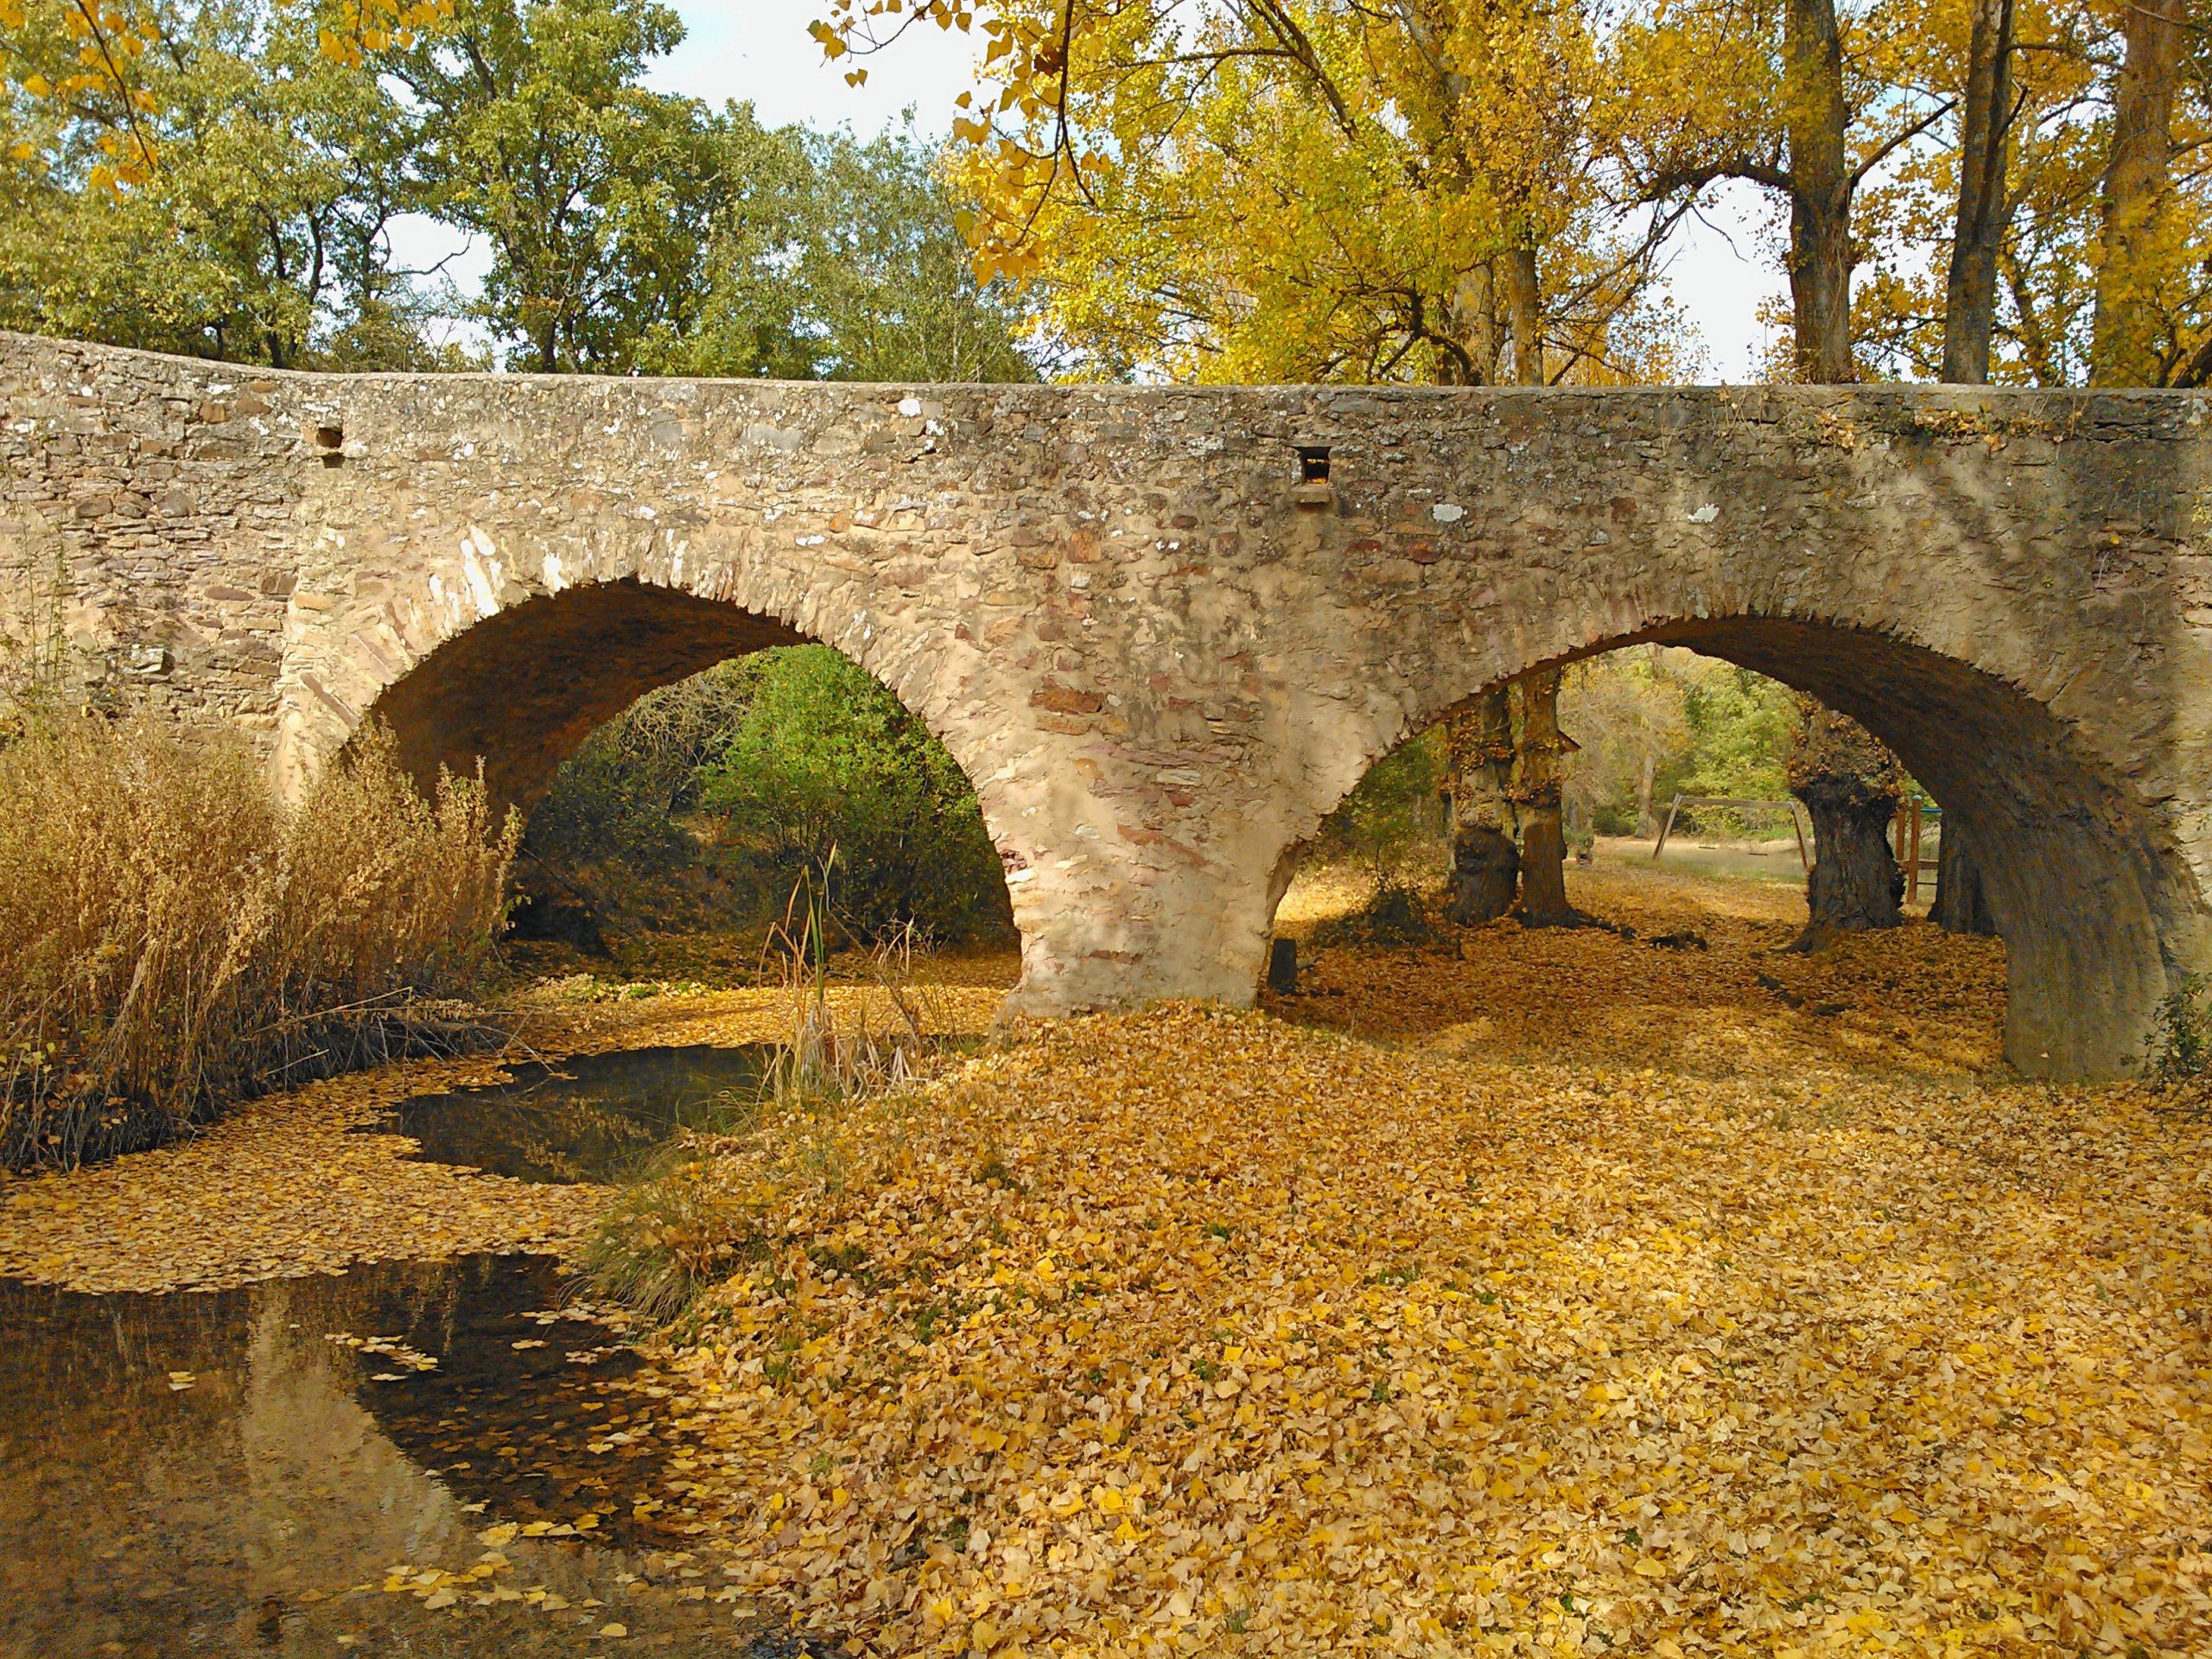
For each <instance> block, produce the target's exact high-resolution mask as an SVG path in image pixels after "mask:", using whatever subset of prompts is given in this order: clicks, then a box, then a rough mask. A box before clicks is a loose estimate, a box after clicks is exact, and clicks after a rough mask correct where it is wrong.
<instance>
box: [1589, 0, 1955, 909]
mask: <svg viewBox="0 0 2212 1659" xmlns="http://www.w3.org/2000/svg"><path fill="white" fill-rule="evenodd" d="M1922 22H1923V19H1922V16H1921V10H1920V7H1919V5H1918V3H1917V0H1876V3H1874V4H1872V5H1870V6H1867V7H1865V8H1863V9H1861V10H1857V11H1846V10H1840V8H1839V7H1838V6H1837V4H1836V3H1835V0H1691V3H1688V4H1687V5H1682V6H1675V7H1667V6H1660V7H1655V8H1654V9H1653V10H1651V12H1650V13H1649V16H1647V17H1646V18H1644V19H1643V20H1640V21H1638V22H1636V23H1635V24H1633V25H1631V26H1630V27H1629V28H1628V29H1624V41H1623V56H1624V61H1625V62H1627V63H1629V64H1631V65H1633V66H1634V67H1635V74H1634V76H1633V78H1632V79H1631V80H1630V82H1628V83H1627V86H1628V90H1627V91H1626V92H1624V96H1627V97H1630V98H1636V99H1644V100H1646V101H1649V102H1653V103H1656V104H1660V105H1670V106H1671V107H1670V108H1669V112H1668V113H1667V115H1666V117H1665V118H1663V119H1658V120H1654V121H1651V122H1649V123H1647V124H1644V125H1643V126H1641V127H1639V128H1637V129H1636V130H1635V131H1636V133H1637V138H1638V141H1639V142H1642V143H1644V146H1645V147H1644V148H1643V149H1640V150H1635V149H1632V150H1631V159H1632V162H1633V171H1634V175H1635V176H1636V177H1637V179H1638V180H1639V181H1641V184H1642V187H1643V189H1644V190H1645V191H1646V192H1648V193H1650V194H1656V195H1662V196H1663V195H1666V194H1670V193H1672V192H1675V191H1677V190H1680V189H1682V188H1693V189H1702V188H1705V187H1706V186H1707V185H1709V184H1711V183H1713V182H1714V181H1718V180H1721V179H1743V180H1748V181H1751V182H1752V183H1754V184H1758V185H1762V186H1764V187H1765V188H1767V189H1770V190H1771V191H1773V192H1775V193H1776V194H1777V195H1778V196H1779V197H1780V198H1781V199H1782V200H1783V203H1784V204H1786V206H1787V207H1788V210H1789V256H1788V271H1789V298H1790V321H1791V324H1792V334H1791V345H1790V357H1791V365H1792V368H1793V370H1794V372H1795V378H1798V379H1801V380H1806V381H1815V382H1836V381H1850V380H1856V379H1857V378H1859V363H1858V357H1857V353H1856V349H1855V345H1856V342H1855V340H1854V337H1853V326H1852V304H1851V293H1852V273H1853V270H1854V269H1855V267H1856V266H1857V265H1858V264H1859V257H1860V253H1861V251H1862V245H1861V244H1860V243H1859V241H1858V240H1857V239H1856V238H1855V237H1854V213H1855V210H1856V209H1857V207H1858V206H1859V191H1860V188H1861V187H1862V186H1863V185H1864V184H1865V183H1866V181H1867V179H1868V178H1869V177H1870V176H1872V175H1874V174H1875V172H1876V171H1877V169H1878V168H1881V167H1883V166H1884V165H1885V163H1886V162H1888V161H1889V160H1890V159H1891V157H1892V156H1896V155H1897V154H1898V153H1899V152H1900V151H1901V150H1903V149H1904V148H1905V147H1906V146H1907V145H1909V144H1910V143H1913V142H1914V141H1915V140H1916V139H1917V138H1918V137H1920V136H1921V135H1922V134H1923V133H1925V132H1927V131H1928V130H1929V129H1930V128H1931V127H1932V126H1934V125H1935V124H1936V122H1937V121H1939V120H1940V119H1941V118H1942V117H1943V115H1944V114H1945V113H1946V112H1947V111H1948V108H1949V100H1948V99H1947V98H1946V97H1945V95H1944V94H1943V92H1942V89H1941V87H1940V86H1938V85H1936V75H1935V73H1933V71H1934V68H1935V64H1936V60H1937V56H1938V54H1937V53H1936V47H1935V45H1934V43H1932V42H1931V41H1929V39H1928V38H1927V35H1926V32H1925V30H1924V29H1923V28H1922V27H1921V23H1922ZM1808 721H1809V717H1808ZM1808 728H1810V729H1817V730H1819V731H1821V732H1823V733H1826V734H1828V735H1830V736H1833V737H1834V739H1835V741H1824V742H1817V743H1811V744H1808V746H1807V747H1805V748H1804V749H1803V750H1802V753H1801V756H1800V761H1799V764H1798V765H1797V766H1795V767H1793V768H1792V773H1791V787H1792V789H1793V790H1794V791H1796V793H1797V794H1798V795H1799V797H1800V798H1802V799H1803V800H1804V801H1805V803H1806V805H1807V808H1808V810H1810V811H1811V812H1812V814H1813V818H1814V823H1815V828H1816V830H1817V831H1818V833H1819V847H1818V850H1817V857H1816V862H1815V869H1814V872H1813V880H1811V881H1810V882H1808V885H1807V889H1806V899H1807V903H1808V907H1809V909H1810V911H1811V912H1812V921H1811V925H1809V926H1808V929H1807V931H1806V939H1807V941H1808V943H1809V944H1818V943H1820V942H1821V941H1822V940H1825V939H1826V938H1827V937H1829V936H1830V935H1832V934H1834V933H1835V932H1839V931H1850V930H1853V929H1856V928H1860V927H1866V926H1877V925H1886V924H1885V923H1883V922H1881V921H1879V920H1878V919H1876V918H1880V917H1882V916H1884V915H1885V914H1886V915H1889V916H1891V918H1894V916H1895V913H1896V906H1897V900H1896V899H1895V898H1894V897H1893V896H1892V895H1891V887H1893V886H1894V885H1895V878H1896V875H1897V869H1896V864H1895V861H1894V860H1893V859H1892V858H1891V855H1890V851H1889V847H1888V843H1887V842H1886V841H1885V840H1883V839H1882V838H1880V837H1879V836H1876V837H1874V838H1873V839H1872V840H1870V839H1868V837H1867V836H1866V835H1865V833H1864V831H1863V821H1864V818H1865V810H1866V804H1867V803H1872V802H1875V801H1878V800H1879V799H1881V798H1883V791H1884V788H1885V779H1887V778H1888V777H1890V776H1891V774H1893V773H1894V772H1896V771H1897V763H1896V761H1895V760H1894V759H1893V758H1891V756H1890V755H1889V753H1888V752H1887V751H1886V750H1885V749H1883V748H1882V747H1881V746H1880V745H1879V744H1878V743H1876V742H1875V741H1873V739H1872V737H1870V736H1868V735H1867V734H1865V733H1864V732H1861V731H1859V729H1858V728H1856V727H1852V726H1850V725H1849V723H1848V722H1847V721H1842V717H1841V716H1840V715H1827V713H1826V712H1825V711H1822V712H1821V715H1820V718H1819V721H1818V722H1817V724H1816V725H1812V726H1809V727H1808ZM1861 760H1863V761H1864V762H1865V764H1866V770H1839V771H1834V772H1827V771H1824V770H1822V768H1823V767H1825V766H1837V767H1853V766H1856V765H1857V764H1858V763H1859V761H1861Z"/></svg>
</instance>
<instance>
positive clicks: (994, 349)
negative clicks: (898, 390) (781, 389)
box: [0, 0, 1036, 380]
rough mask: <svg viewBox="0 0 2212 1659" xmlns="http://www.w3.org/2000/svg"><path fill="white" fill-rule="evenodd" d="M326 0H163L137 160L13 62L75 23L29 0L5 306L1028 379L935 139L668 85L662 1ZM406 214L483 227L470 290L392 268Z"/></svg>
mask: <svg viewBox="0 0 2212 1659" xmlns="http://www.w3.org/2000/svg"><path fill="white" fill-rule="evenodd" d="M335 9H337V8H336V6H335V0H151V3H149V5H148V6H147V7H146V8H145V9H144V11H143V22H144V24H145V27H146V28H147V29H149V30H150V31H151V36H150V45H149V50H148V51H147V52H146V53H145V54H143V57H141V58H140V59H138V60H136V62H135V63H134V66H133V69H132V74H133V79H134V82H137V81H143V87H142V88H141V90H142V91H143V94H144V100H145V105H146V107H145V109H144V110H143V112H142V114H141V115H140V116H139V117H137V120H138V121H140V122H141V123H142V124H143V128H144V131H145V137H146V142H147V143H149V145H150V146H151V149H152V150H153V152H154V153H155V155H156V158H157V160H156V165H154V166H153V168H151V169H150V171H149V172H148V173H147V174H146V176H145V177H144V179H143V181H139V182H137V183H134V184H133V185H132V186H131V187H130V188H115V185H114V183H113V172H114V168H113V161H114V157H113V156H112V155H111V151H110V150H109V149H106V148H104V146H105V145H110V144H112V143H115V141H116V132H115V124H114V121H113V119H111V118H109V116H108V115H107V114H106V113H104V111H102V110H100V109H96V108H93V107H92V106H91V105H88V104H86V100H85V99H81V98H79V99H57V98H54V97H53V96H51V95H47V96H41V95H38V94H35V93H34V92H32V91H31V90H30V85H31V84H32V83H34V82H36V83H38V84H41V85H45V86H48V87H49V88H50V87H51V86H60V85H61V84H63V83H64V82H65V81H66V80H67V78H68V76H69V75H70V73H72V72H73V67H75V65H76V57H75V54H76V53H77V51H78V50H79V45H78V43H77V42H76V41H73V39H72V38H71V37H70V36H69V35H68V33H67V30H66V29H63V28H62V27H61V26H60V23H59V22H58V21H57V17H58V13H57V12H55V10H54V9H51V8H33V9H31V10H29V11H28V12H27V13H26V15H25V17H24V19H23V21H22V25H21V26H20V27H19V28H16V29H11V30H10V31H8V32H7V33H6V34H5V35H4V38H3V39H0V48H4V49H5V51H6V53H7V55H8V62H9V65H10V73H9V74H6V75H0V136H4V135H19V136H20V137H18V138H17V139H16V141H15V142H9V143H0V327H16V328H22V329H26V330H29V331H33V332H40V333H47V334H66V335H70V336H73V337H77V338H80V339H88V340H106V341H109V342H111V343H113V344H117V345H124V346H142V347H146V348H149V349H156V350H163V351H174V352H181V353H187V354H190V355H195V356H205V357H214V358H220V359H226V360H229V361H233V362H244V363H265V364H270V365H277V366H281V367H291V368H328V369H378V368H383V369H440V368H472V367H482V366H485V365H484V363H483V362H482V361H481V360H480V359H478V358H475V357H473V356H471V355H470V354H468V353H466V352H463V351H461V350H460V349H458V348H455V347H453V346H442V345H440V344H438V343H437V342H438V339H439V336H440V334H441V333H442V330H443V327H444V325H445V324H446V323H447V322H448V321H451V320H454V319H458V318H462V317H466V318H468V319H470V320H472V321H475V322H477V323H479V324H480V325H481V326H482V327H483V328H484V330H485V331H486V333H487V334H489V336H490V337H491V340H492V341H493V353H494V354H495V355H496V356H497V357H499V359H503V360H504V361H505V363H506V364H507V365H509V366H512V367H514V368H518V369H528V370H537V371H545V372H556V371H558V372H569V371H589V372H599V373H628V372H639V371H642V372H649V373H695V374H718V375H777V376H782V377H786V378H808V379H811V378H836V379H916V380H922V379H931V380H1028V379H1033V378H1036V371H1035V369H1034V367H1033V365H1031V364H1030V362H1029V361H1028V359H1026V358H1025V357H1024V356H1023V355H1022V354H1021V353H1020V351H1018V350H1017V349H1016V348H1015V346H1014V340H1015V337H1016V334H1018V332H1019V331H1020V327H1021V326H1022V318H1021V315H1020V313H1019V311H1018V310H1017V309H1016V308H1014V305H1013V304H1012V302H1010V301H1009V300H1008V299H1007V297H1006V296H1004V295H1002V294H1001V293H998V292H995V291H989V290H986V289H982V288H980V287H979V286H978V285H977V283H976V280H975V277H974V276H973V274H972V272H971V271H970V270H969V264H968V260H967V257H966V251H965V244H964V243H963V241H962V239H961V237H960V234H959V232H958V231H957V228H956V226H955V225H954V222H953V218H954V215H953V209H952V206H951V203H950V200H949V199H948V197H947V195H946V193H945V190H944V186H943V184H942V183H941V182H940V181H939V179H938V174H937V155H936V152H935V151H934V150H933V149H930V148H929V147H927V146H925V145H924V144H921V143H918V142H917V141H915V140H914V139H913V138H912V137H911V136H908V137H884V138H880V139H877V140H874V141H873V142H870V143H861V141H859V140H857V139H855V138H854V137H852V136H851V135H850V134H849V133H843V132H840V133H835V134H818V133H811V132H808V131H806V130H802V129H799V128H785V129H779V130H770V129H767V128H765V127H763V126H761V125H760V123H759V122H758V121H757V120H756V119H755V118H754V117H753V111H752V109H751V108H750V106H748V105H741V104H732V105H727V106H725V107H724V108H723V109H721V110H720V111H716V110H715V109H713V108H712V107H710V106H709V105H707V104H705V103H703V102H702V101H700V100H699V99H690V98H681V97H677V96H673V95H671V94H669V93H664V92H657V91H654V90H653V89H652V88H651V87H650V86H647V85H646V84H645V78H646V76H647V74H648V73H649V72H650V70H651V68H652V65H653V63H654V60H656V59H658V58H659V57H660V56H662V55H663V54H665V53H667V52H668V51H669V50H670V49H671V48H673V47H675V46H676V45H677V43H678V42H679V41H681V40H682V39H683V23H682V21H681V19H680V18H679V17H678V16H677V13H676V12H675V11H674V10H672V9H671V8H670V7H668V6H666V5H664V4H659V3H654V0H458V3H457V4H455V5H454V8H453V14H452V16H450V17H449V18H448V19H446V20H445V21H444V22H442V23H441V24H440V26H439V27H438V28H436V29H431V30H429V31H428V32H426V33H423V34H421V35H416V36H412V37H410V39H408V40H406V41H399V40H397V39H391V38H386V39H381V40H379V41H378V43H377V44H376V45H375V47H374V48H373V49H371V50H369V51H366V52H365V53H357V54H336V55H334V54H330V53H329V52H327V51H326V50H324V49H323V48H322V46H321V43H320V42H321V37H322V35H323V32H324V30H325V29H326V28H327V26H328V25H329V23H330V22H331V16H332V13H333V11H334V10H335ZM0 10H4V9H3V8H0ZM11 77H12V78H11ZM134 142H135V141H134ZM404 215H420V216H426V217H428V218H431V219H437V220H441V221H442V222H443V223H445V224H447V225H448V226H453V227H454V228H455V229H458V230H461V231H465V232H467V233H468V234H469V235H470V236H471V237H472V238H476V239H477V240H479V241H480V243H481V244H482V245H485V246H486V247H487V248H488V250H489V251H490V253H491V269H490V270H489V272H488V274H487V276H486V281H485V285H484V290H483V292H482V294H481V296H479V297H477V298H475V299H474V300H471V301H467V302H464V301H463V300H462V299H461V296H459V295H458V294H457V293H455V292H454V291H453V289H452V288H451V285H450V284H448V283H443V281H442V279H441V278H439V277H437V276H436V274H435V272H412V271H408V270H402V269H399V268H398V267H397V266H396V264H394V261H393V257H392V252H391V238H390V236H389V232H390V230H391V226H392V225H393V223H394V221H395V220H397V219H400V218H401V217H402V216H404Z"/></svg>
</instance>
